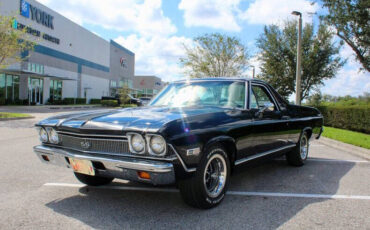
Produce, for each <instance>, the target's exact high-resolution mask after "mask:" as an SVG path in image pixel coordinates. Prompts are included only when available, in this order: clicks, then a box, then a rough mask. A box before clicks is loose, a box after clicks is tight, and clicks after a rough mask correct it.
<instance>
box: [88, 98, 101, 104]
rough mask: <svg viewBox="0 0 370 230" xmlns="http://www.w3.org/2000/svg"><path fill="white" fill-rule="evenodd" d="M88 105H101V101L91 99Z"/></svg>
mask: <svg viewBox="0 0 370 230" xmlns="http://www.w3.org/2000/svg"><path fill="white" fill-rule="evenodd" d="M90 104H91V105H96V104H101V99H97V98H91V99H90Z"/></svg>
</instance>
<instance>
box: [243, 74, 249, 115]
mask: <svg viewBox="0 0 370 230" xmlns="http://www.w3.org/2000/svg"><path fill="white" fill-rule="evenodd" d="M248 85H249V84H248V81H245V84H244V91H245V92H244V94H245V95H244V97H245V98H244V109H248V107H249V106H248V104H249V103H248V101H249V87H248ZM247 92H248V94H247Z"/></svg>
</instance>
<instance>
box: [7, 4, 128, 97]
mask: <svg viewBox="0 0 370 230" xmlns="http://www.w3.org/2000/svg"><path fill="white" fill-rule="evenodd" d="M22 1H23V0H0V14H1V15H14V16H15V17H16V21H17V22H18V26H19V25H21V24H23V25H25V26H29V27H31V28H32V29H35V30H37V31H40V33H41V36H40V37H36V36H34V35H28V37H27V39H29V40H33V41H35V42H36V43H37V45H36V46H35V49H34V51H32V52H30V53H29V55H30V57H29V58H28V60H26V61H25V62H23V63H22V64H21V65H20V64H19V63H18V64H17V66H12V67H9V68H8V69H12V70H21V71H23V72H27V71H29V69H28V64H29V63H36V64H39V65H42V66H43V68H44V72H43V73H42V74H41V73H40V74H39V77H41V78H44V97H43V98H44V99H43V100H44V103H45V102H46V101H47V99H48V98H49V91H50V90H49V87H50V79H57V78H59V79H64V80H63V89H62V91H63V93H62V97H63V98H66V97H83V96H84V92H85V88H90V89H88V90H87V97H88V99H91V98H100V97H101V96H107V95H109V91H110V83H109V82H110V81H111V80H117V83H118V82H119V81H120V80H121V79H122V78H125V79H131V80H132V81H133V78H134V71H135V68H134V66H135V54H134V53H132V52H131V51H129V50H127V49H126V48H124V47H122V46H120V45H119V44H117V43H115V42H114V41H109V42H108V41H106V40H104V39H102V38H101V37H99V36H97V35H96V34H94V33H92V32H90V31H88V30H86V29H85V28H83V27H81V26H79V25H77V24H75V23H74V22H72V21H70V20H69V19H68V18H65V17H63V16H62V15H60V14H59V13H57V12H55V11H54V10H52V9H49V8H47V7H46V6H44V5H42V4H40V3H38V2H37V1H35V0H25V2H27V3H29V4H30V5H32V6H34V7H36V8H38V9H40V10H41V11H44V12H45V13H47V14H49V15H51V16H52V17H54V18H53V27H54V28H50V27H48V26H45V25H43V24H42V23H37V22H36V21H35V20H32V19H31V15H30V17H28V18H27V17H24V16H23V15H21V14H20V6H21V3H22ZM42 34H47V35H50V36H53V37H55V38H58V39H59V44H56V43H54V42H51V41H48V40H45V39H44V38H43V37H42ZM121 60H122V62H121ZM1 71H2V70H0V72H1ZM3 71H4V70H3ZM20 76H21V79H20V82H21V85H20V98H21V99H26V98H27V97H28V80H27V78H28V77H29V76H36V77H37V75H35V74H29V75H27V74H20ZM49 78H50V79H49ZM66 79H67V80H66Z"/></svg>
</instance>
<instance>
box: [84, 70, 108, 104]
mask: <svg viewBox="0 0 370 230" xmlns="http://www.w3.org/2000/svg"><path fill="white" fill-rule="evenodd" d="M85 89H86V92H87V93H86V99H87V102H89V101H90V99H92V98H98V99H100V98H101V97H102V96H107V95H108V93H109V80H108V79H104V78H99V77H94V76H90V75H86V74H82V92H81V95H82V97H84V91H85Z"/></svg>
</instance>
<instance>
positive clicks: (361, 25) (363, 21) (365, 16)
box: [321, 0, 370, 72]
mask: <svg viewBox="0 0 370 230" xmlns="http://www.w3.org/2000/svg"><path fill="white" fill-rule="evenodd" d="M322 3H323V5H324V7H326V8H327V9H328V14H327V15H322V16H321V18H322V19H323V20H324V21H325V22H327V23H328V24H329V25H331V26H333V27H334V28H335V30H336V34H337V36H338V37H339V38H341V39H342V40H343V41H345V42H346V43H347V44H348V45H349V46H350V47H351V48H352V50H353V51H354V52H355V54H356V59H357V60H358V61H359V62H360V63H361V65H362V67H363V68H364V69H366V70H367V71H368V72H370V24H369V21H370V11H369V9H370V1H369V0H322Z"/></svg>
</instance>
